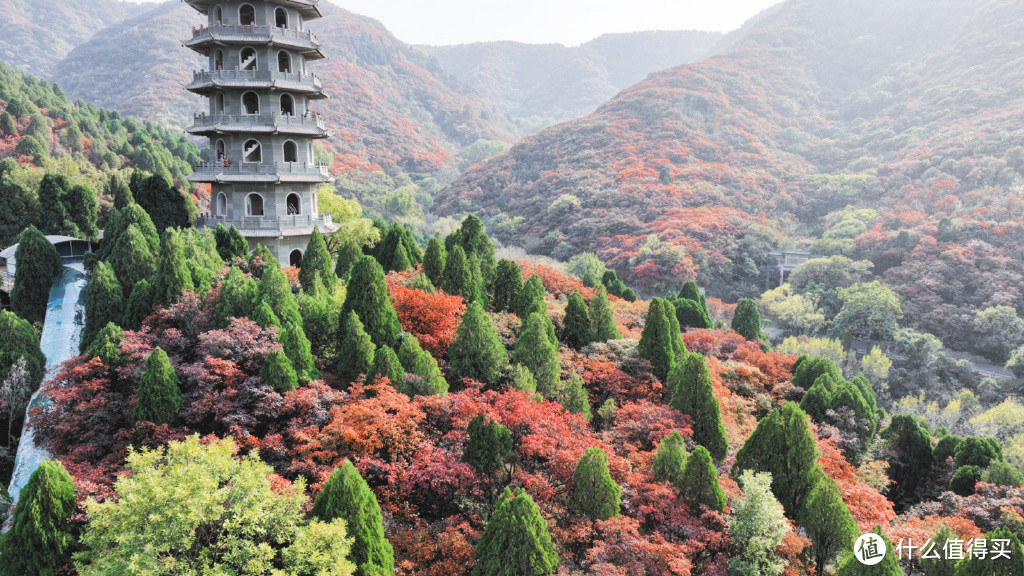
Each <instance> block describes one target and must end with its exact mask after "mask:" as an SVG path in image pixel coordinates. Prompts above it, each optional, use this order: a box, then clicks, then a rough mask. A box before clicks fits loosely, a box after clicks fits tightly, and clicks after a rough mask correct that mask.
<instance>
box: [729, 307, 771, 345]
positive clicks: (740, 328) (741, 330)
mask: <svg viewBox="0 0 1024 576" xmlns="http://www.w3.org/2000/svg"><path fill="white" fill-rule="evenodd" d="M732 329H733V330H735V331H736V332H737V333H738V334H739V335H740V336H743V337H744V338H746V339H747V340H765V336H764V334H763V333H762V332H761V312H760V311H759V310H758V309H757V302H754V301H753V300H751V299H750V298H741V299H740V302H739V304H737V305H736V312H735V313H733V317H732Z"/></svg>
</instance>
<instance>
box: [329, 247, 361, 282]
mask: <svg viewBox="0 0 1024 576" xmlns="http://www.w3.org/2000/svg"><path fill="white" fill-rule="evenodd" d="M362 257H363V250H362V248H360V246H359V243H358V242H356V241H355V240H353V239H351V238H349V239H346V240H345V241H344V242H342V243H341V247H339V248H338V262H337V263H336V264H335V265H334V275H335V276H337V277H338V278H345V277H347V276H348V273H349V272H350V271H351V270H352V265H353V264H355V263H356V260H358V259H360V258H362Z"/></svg>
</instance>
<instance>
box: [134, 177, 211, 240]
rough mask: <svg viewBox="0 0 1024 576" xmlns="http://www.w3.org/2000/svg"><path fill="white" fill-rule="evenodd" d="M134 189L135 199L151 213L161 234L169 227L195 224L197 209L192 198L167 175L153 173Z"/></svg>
mask: <svg viewBox="0 0 1024 576" xmlns="http://www.w3.org/2000/svg"><path fill="white" fill-rule="evenodd" d="M132 178H133V179H134V175H133V176H132ZM132 191H133V192H134V194H135V201H136V202H137V203H138V204H139V206H141V207H142V209H143V210H145V211H146V212H147V213H149V217H150V218H152V219H153V224H154V225H155V226H156V229H157V231H158V232H160V233H161V234H162V233H163V231H164V230H166V229H167V228H191V227H192V226H194V225H195V214H196V212H197V210H196V207H195V204H194V203H193V202H192V198H191V197H189V196H186V195H185V194H182V193H181V192H179V191H178V190H175V189H174V187H173V186H172V185H171V183H170V182H168V180H167V178H166V177H165V176H163V175H161V174H153V175H151V176H149V177H148V178H146V180H145V182H143V183H142V185H141V186H140V188H139V189H135V188H132Z"/></svg>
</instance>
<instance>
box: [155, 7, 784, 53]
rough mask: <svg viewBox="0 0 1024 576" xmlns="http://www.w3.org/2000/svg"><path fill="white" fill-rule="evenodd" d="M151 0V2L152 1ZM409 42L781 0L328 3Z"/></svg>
mask: <svg viewBox="0 0 1024 576" xmlns="http://www.w3.org/2000/svg"><path fill="white" fill-rule="evenodd" d="M146 1H153V0H146ZM330 1H332V2H334V3H335V4H338V5H340V6H342V7H343V8H347V9H348V10H351V11H353V12H356V13H358V14H364V15H366V16H371V17H373V18H376V19H378V20H380V21H381V22H383V23H384V25H385V26H387V27H388V29H389V30H391V32H393V33H394V34H395V36H397V37H398V38H399V39H401V40H403V41H405V42H409V43H411V44H461V43H465V42H474V41H478V40H518V41H520V42H531V43H543V42H560V43H562V44H579V43H582V42H586V41H587V40H590V39H593V38H596V37H597V36H600V35H601V34H606V33H609V32H635V31H639V30H689V29H696V30H718V31H723V32H725V31H729V30H734V29H736V28H739V26H740V25H741V24H743V22H745V21H746V20H747V19H748V18H750V17H751V16H754V15H755V14H757V13H758V12H760V11H761V10H763V9H765V8H767V7H769V6H771V5H773V4H776V3H778V2H779V1H780V0H330Z"/></svg>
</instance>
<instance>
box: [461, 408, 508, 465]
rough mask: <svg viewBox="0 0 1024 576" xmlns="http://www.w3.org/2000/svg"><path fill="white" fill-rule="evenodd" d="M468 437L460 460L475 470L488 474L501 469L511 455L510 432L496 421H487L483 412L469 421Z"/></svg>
mask: <svg viewBox="0 0 1024 576" xmlns="http://www.w3.org/2000/svg"><path fill="white" fill-rule="evenodd" d="M468 432H469V438H468V439H467V440H466V448H465V450H463V452H462V461H463V462H465V463H467V464H469V465H470V466H472V467H473V468H474V469H476V471H477V472H479V473H480V474H482V475H484V476H489V475H491V474H493V473H495V472H497V471H498V470H499V469H501V467H502V465H503V462H504V461H505V460H507V459H509V458H511V457H512V433H511V432H509V431H508V428H506V427H505V426H502V425H501V424H499V423H497V422H493V421H492V422H488V421H487V417H486V416H484V415H483V414H479V415H477V416H476V417H475V418H473V419H472V420H470V422H469V429H468Z"/></svg>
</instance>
